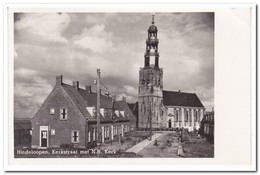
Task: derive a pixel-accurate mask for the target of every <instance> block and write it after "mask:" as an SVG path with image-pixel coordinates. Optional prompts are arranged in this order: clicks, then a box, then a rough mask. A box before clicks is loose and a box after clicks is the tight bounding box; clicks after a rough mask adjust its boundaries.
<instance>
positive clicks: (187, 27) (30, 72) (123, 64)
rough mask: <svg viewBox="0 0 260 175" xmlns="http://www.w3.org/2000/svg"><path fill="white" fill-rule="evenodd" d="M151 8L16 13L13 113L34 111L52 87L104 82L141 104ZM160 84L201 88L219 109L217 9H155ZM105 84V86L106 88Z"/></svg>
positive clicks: (186, 89)
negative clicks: (60, 78)
mask: <svg viewBox="0 0 260 175" xmlns="http://www.w3.org/2000/svg"><path fill="white" fill-rule="evenodd" d="M151 19H152V13H16V14H15V16H14V115H15V117H19V118H24V117H25V118H27V117H33V116H34V115H35V113H36V112H37V110H38V109H39V108H40V106H41V105H42V103H43V102H44V100H45V99H46V98H47V96H48V94H49V93H50V92H51V90H52V88H53V87H54V85H55V77H56V76H57V75H63V77H64V82H65V83H67V84H72V81H79V82H80V86H81V87H82V88H84V87H85V86H86V85H92V89H93V90H95V85H94V79H96V76H97V71H96V69H97V68H100V69H101V81H102V83H103V84H104V85H105V87H106V88H108V91H109V92H110V94H115V95H116V98H117V99H121V98H122V97H124V96H125V97H126V99H127V101H128V102H132V103H133V102H136V101H137V97H138V79H139V69H140V68H141V67H143V66H144V52H145V40H146V38H147V29H148V28H149V26H150V25H151ZM155 25H156V26H157V28H158V38H159V46H158V50H159V52H160V58H159V66H160V67H161V68H163V83H164V84H163V89H164V90H171V91H178V90H181V91H183V92H190V93H194V92H196V94H197V96H198V97H199V98H200V100H201V101H202V103H203V105H204V106H205V107H206V109H207V110H211V109H212V107H214V13H155ZM105 87H102V89H104V90H106V88H105Z"/></svg>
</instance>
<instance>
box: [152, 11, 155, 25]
mask: <svg viewBox="0 0 260 175" xmlns="http://www.w3.org/2000/svg"><path fill="white" fill-rule="evenodd" d="M154 14H155V13H153V16H152V24H154Z"/></svg>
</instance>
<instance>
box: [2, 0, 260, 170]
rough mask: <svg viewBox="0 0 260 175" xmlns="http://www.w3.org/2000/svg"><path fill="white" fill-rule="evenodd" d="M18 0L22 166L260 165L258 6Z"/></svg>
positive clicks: (13, 106) (16, 83)
mask: <svg viewBox="0 0 260 175" xmlns="http://www.w3.org/2000/svg"><path fill="white" fill-rule="evenodd" d="M18 7H19V6H14V7H10V8H7V9H6V14H7V16H6V17H7V19H8V20H7V22H8V33H7V37H6V38H7V39H8V40H7V41H8V43H7V46H6V47H7V48H8V52H7V53H8V62H7V64H8V74H7V75H8V82H7V84H8V93H7V95H8V113H7V114H8V117H7V118H5V122H7V124H6V125H4V129H5V130H7V131H8V133H7V135H8V137H6V136H5V139H8V141H7V142H4V144H6V146H7V151H6V152H5V153H4V154H5V156H7V157H8V163H7V164H8V165H6V167H10V168H9V169H10V170H13V167H12V166H14V168H17V170H19V169H23V170H29V171H30V170H35V171H38V170H42V171H45V170H46V171H48V170H58V171H65V170H66V171H71V170H75V168H76V167H74V166H75V165H77V168H76V171H99V166H100V167H101V165H102V167H103V169H104V170H115V171H127V170H128V171H134V170H136V171H138V170H142V171H146V170H155V171H156V170H163V171H172V170H175V171H191V170H194V171H196V170H203V169H204V170H206V169H207V170H213V169H214V167H213V166H215V167H216V168H215V170H225V169H232V168H234V166H233V165H243V166H244V165H245V166H249V165H250V167H249V168H248V167H247V168H245V169H250V168H252V167H251V164H252V162H254V160H253V159H254V157H255V155H254V153H253V152H252V151H254V150H253V149H254V143H255V140H254V139H253V137H254V133H253V132H252V131H253V130H254V123H255V118H254V116H253V115H254V112H253V111H254V110H253V109H254V108H253V107H254V105H253V104H254V103H253V102H251V100H252V96H251V95H253V91H252V90H253V89H252V84H250V82H251V83H252V78H253V77H252V75H253V74H252V72H251V73H250V71H254V69H253V68H252V64H254V60H253V58H252V57H253V56H254V55H253V54H252V53H253V52H252V51H253V48H254V45H252V42H253V40H252V39H251V38H250V37H252V36H253V34H254V32H252V31H251V30H252V26H253V23H252V21H253V20H254V19H253V16H252V14H254V13H255V11H254V10H255V9H253V6H248V7H247V8H241V7H240V6H234V7H232V6H228V7H225V6H221V5H219V6H210V7H207V6H206V5H205V6H203V5H201V6H200V5H197V6H190V5H179V6H178V5H169V6H167V5H162V4H160V5H159V4H158V6H156V5H150V6H149V5H147V6H146V5H144V4H143V5H141V6H134V5H129V6H125V5H120V4H118V5H116V4H115V5H107V4H104V5H94V4H93V5H88V6H87V5H86V6H84V5H82V8H81V7H79V6H76V5H75V6H73V5H71V6H69V5H64V6H59V7H57V6H56V7H55V6H48V5H46V6H44V5H42V8H38V7H41V5H36V6H35V8H34V6H33V5H32V6H28V8H26V6H23V7H21V8H18ZM47 7H51V8H47ZM54 7H55V8H54ZM73 7H74V8H73ZM231 7H232V8H231ZM5 135H6V134H5ZM6 146H5V147H6ZM21 165H26V166H21ZM31 165H35V166H31ZM46 165H47V166H46ZM50 165H51V166H50ZM52 165H54V166H52ZM226 165H230V167H229V166H226ZM16 166H17V167H16ZM45 166H46V167H45ZM55 166H58V167H55ZM186 166H187V168H186ZM221 166H223V167H222V168H221ZM243 166H240V167H238V169H239V168H241V169H242V168H243ZM37 167H39V168H37ZM148 167H150V168H148ZM163 167H164V168H163ZM217 167H218V168H217ZM210 168H211V169H210ZM103 169H102V170H103Z"/></svg>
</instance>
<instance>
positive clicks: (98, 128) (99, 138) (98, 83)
mask: <svg viewBox="0 0 260 175" xmlns="http://www.w3.org/2000/svg"><path fill="white" fill-rule="evenodd" d="M101 137H102V136H101V133H100V69H97V148H98V149H100V144H101V142H100V140H101Z"/></svg>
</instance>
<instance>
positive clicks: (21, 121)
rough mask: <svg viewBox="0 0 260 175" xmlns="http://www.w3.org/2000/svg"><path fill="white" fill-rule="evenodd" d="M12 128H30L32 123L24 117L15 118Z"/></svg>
mask: <svg viewBox="0 0 260 175" xmlns="http://www.w3.org/2000/svg"><path fill="white" fill-rule="evenodd" d="M14 129H15V130H18V129H32V123H31V120H30V119H25V118H15V119H14Z"/></svg>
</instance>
